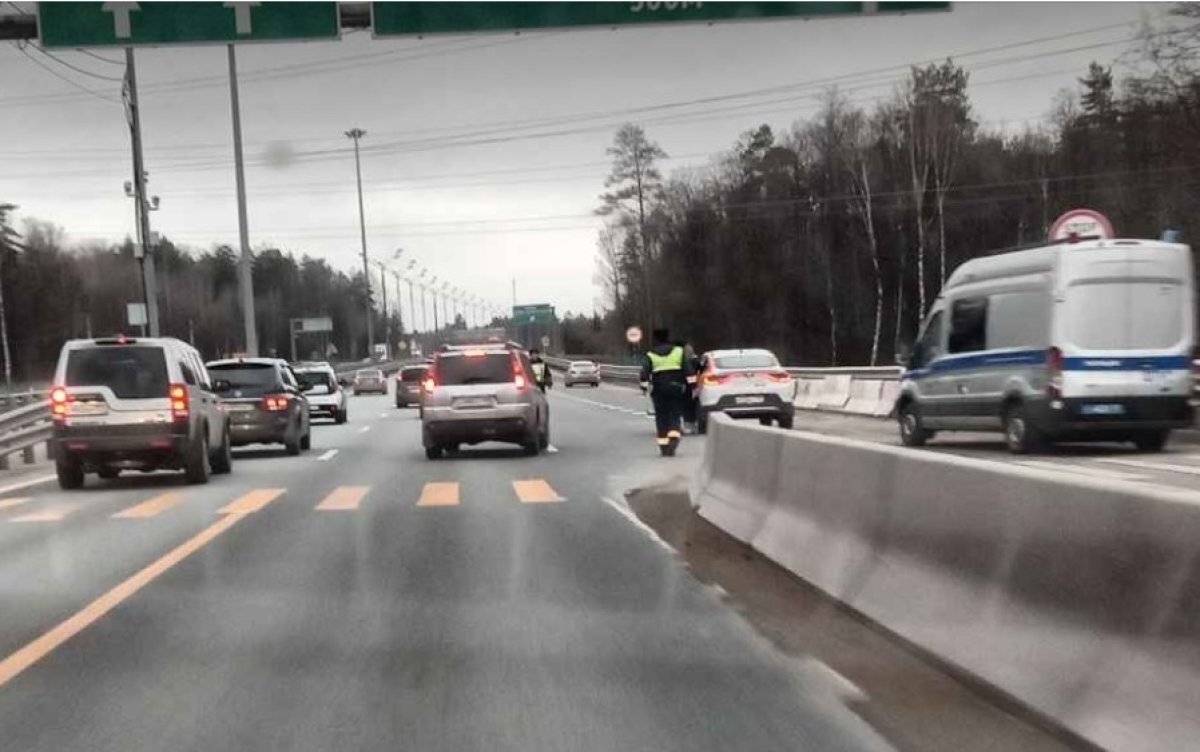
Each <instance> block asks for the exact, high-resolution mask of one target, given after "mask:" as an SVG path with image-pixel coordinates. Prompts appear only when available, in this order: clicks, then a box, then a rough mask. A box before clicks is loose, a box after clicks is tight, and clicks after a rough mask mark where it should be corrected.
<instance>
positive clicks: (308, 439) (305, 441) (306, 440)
mask: <svg viewBox="0 0 1200 752" xmlns="http://www.w3.org/2000/svg"><path fill="white" fill-rule="evenodd" d="M309 449H312V428H311V427H309V429H308V430H307V431H305V432H304V435H303V436H301V437H300V451H302V452H307V451H308V450H309Z"/></svg>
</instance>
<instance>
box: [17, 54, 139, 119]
mask: <svg viewBox="0 0 1200 752" xmlns="http://www.w3.org/2000/svg"><path fill="white" fill-rule="evenodd" d="M15 44H16V48H17V51H18V52H20V53H21V54H22V55H24V56H25V57H26V58H27V59H28V60H29V62H31V63H33V64H34V65H36V66H37V67H39V68H41V69H42V70H44V71H46V72H47V73H49V74H50V75H52V76H54V77H55V78H57V79H59V80H60V81H64V82H66V83H67V84H70V85H71V86H72V87H74V88H76V89H79V90H80V91H82V92H84V93H86V94H87V95H89V96H92V97H95V98H96V99H102V100H104V101H105V102H111V103H113V104H118V105H119V104H121V101H120V100H119V99H113V98H112V97H106V96H104V95H103V94H101V93H100V92H98V91H95V90H93V89H89V88H88V87H86V86H84V85H83V84H81V83H79V82H78V81H75V80H74V79H72V78H68V77H67V76H65V75H63V74H61V73H59V72H58V71H56V70H54V69H53V68H51V67H50V66H48V65H46V64H45V63H43V62H42V61H41V60H38V59H37V58H36V57H34V56H33V55H31V54H29V50H27V49H26V48H25V46H24V45H22V44H21V43H19V42H17V43H15Z"/></svg>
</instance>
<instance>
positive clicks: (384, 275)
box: [373, 261, 392, 357]
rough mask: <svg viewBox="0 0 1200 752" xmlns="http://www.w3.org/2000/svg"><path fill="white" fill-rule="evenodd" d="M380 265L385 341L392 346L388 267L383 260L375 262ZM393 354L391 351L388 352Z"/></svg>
mask: <svg viewBox="0 0 1200 752" xmlns="http://www.w3.org/2000/svg"><path fill="white" fill-rule="evenodd" d="M373 263H374V264H375V266H378V267H379V285H380V287H382V288H383V343H384V346H385V347H390V346H391V343H392V324H391V322H390V321H388V309H387V267H385V266H384V265H383V262H381V261H375V262H373ZM388 356H389V357H390V356H391V353H390V352H389V353H388Z"/></svg>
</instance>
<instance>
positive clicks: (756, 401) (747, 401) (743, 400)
mask: <svg viewBox="0 0 1200 752" xmlns="http://www.w3.org/2000/svg"><path fill="white" fill-rule="evenodd" d="M764 399H765V398H764V397H736V398H734V400H733V401H734V403H736V404H738V405H761V404H762V403H763V401H764Z"/></svg>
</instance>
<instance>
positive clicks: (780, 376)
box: [766, 371, 792, 384]
mask: <svg viewBox="0 0 1200 752" xmlns="http://www.w3.org/2000/svg"><path fill="white" fill-rule="evenodd" d="M766 376H767V378H768V379H770V380H771V381H776V382H779V383H780V384H786V383H788V382H789V381H791V380H792V375H791V374H790V373H788V372H787V371H770V372H769V373H767V374H766Z"/></svg>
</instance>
